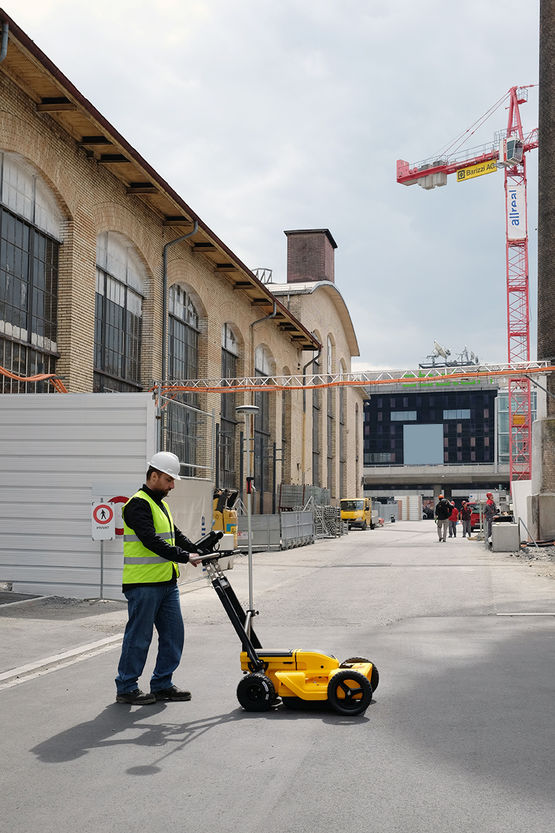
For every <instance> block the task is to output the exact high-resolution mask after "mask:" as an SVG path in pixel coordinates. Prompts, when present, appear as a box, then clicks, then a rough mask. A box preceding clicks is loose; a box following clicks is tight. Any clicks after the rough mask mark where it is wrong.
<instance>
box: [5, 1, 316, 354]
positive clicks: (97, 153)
mask: <svg viewBox="0 0 555 833" xmlns="http://www.w3.org/2000/svg"><path fill="white" fill-rule="evenodd" d="M0 23H2V24H3V25H5V24H7V25H8V27H9V40H8V50H7V54H6V57H5V58H4V60H3V61H2V63H1V64H0V68H1V70H2V72H4V73H5V74H6V75H7V76H8V77H9V78H11V79H12V81H13V82H14V83H15V84H17V86H18V87H20V88H21V89H22V90H23V91H24V92H25V93H26V95H28V96H29V97H30V98H31V99H32V100H33V101H34V102H35V105H36V110H37V113H47V114H48V115H49V116H50V117H51V118H52V119H53V120H54V121H55V122H57V123H58V124H59V125H60V126H61V127H62V128H63V129H64V131H65V132H66V133H67V134H69V135H70V136H72V137H73V139H74V140H75V142H76V143H77V145H78V146H79V147H82V148H83V149H84V151H85V153H86V154H87V156H88V157H89V158H92V159H95V160H96V161H97V162H98V164H99V165H103V166H106V167H108V168H109V169H110V171H111V173H112V174H113V175H114V176H115V177H117V178H118V179H119V180H120V181H121V182H122V183H123V184H124V185H125V188H126V191H127V194H129V195H131V196H133V197H134V198H135V199H137V200H141V201H143V202H145V203H146V204H147V205H148V206H149V208H150V209H151V210H152V211H153V212H154V213H155V214H157V215H158V217H159V218H160V221H161V222H162V224H163V225H164V226H166V227H169V228H173V229H175V237H180V236H182V235H184V234H187V233H189V232H190V231H191V230H192V229H193V228H194V227H195V223H196V224H197V231H196V232H195V234H194V235H193V236H192V237H191V238H190V239H189V241H188V242H189V244H190V245H191V247H192V249H193V251H195V252H198V253H200V254H202V255H204V256H205V257H206V258H207V259H208V260H209V261H210V262H211V264H212V266H213V267H214V270H215V271H216V272H218V273H219V274H222V275H223V276H224V278H225V279H226V280H228V281H229V283H230V284H231V285H232V286H233V288H234V289H236V290H237V291H240V292H242V293H244V294H245V295H246V296H247V299H248V301H249V302H250V303H251V305H252V306H253V307H254V306H256V307H258V308H259V309H260V310H262V312H263V313H264V312H266V311H267V312H268V313H269V312H271V311H272V310H273V308H274V304H275V309H276V315H275V319H276V323H277V325H278V326H280V328H281V329H282V330H283V331H284V332H285V333H287V335H289V337H290V338H291V339H292V341H294V343H295V344H296V346H298V347H299V348H301V349H303V350H314V349H317V348H318V347H320V344H319V342H318V339H317V338H316V337H315V336H314V335H313V334H312V333H311V332H309V331H308V330H307V329H306V328H305V327H304V326H303V324H301V322H300V321H298V319H296V318H295V316H293V315H292V314H291V313H290V312H289V310H288V309H287V308H286V307H284V306H283V305H282V304H281V303H280V301H278V300H277V299H276V298H275V297H274V296H273V294H272V293H271V292H270V290H269V289H268V287H267V286H266V285H265V284H263V283H262V282H261V281H260V280H259V279H258V278H257V277H256V275H254V274H253V272H252V271H251V270H250V269H249V268H248V267H247V266H245V264H244V263H242V261H241V260H240V259H239V258H238V257H237V255H235V254H234V252H232V251H231V249H230V248H229V247H228V246H227V245H226V244H225V243H223V241H222V240H220V239H219V237H217V235H216V234H214V232H213V231H212V230H211V229H210V228H209V227H208V226H207V225H206V223H205V222H204V221H203V220H202V219H201V218H200V217H199V216H198V214H196V213H195V212H194V211H193V209H192V208H191V207H190V206H189V205H188V204H187V203H186V202H185V201H184V200H183V199H182V198H181V197H180V196H179V194H178V193H177V192H176V191H174V190H173V188H172V187H171V186H170V185H169V184H168V183H167V182H166V181H165V180H164V179H163V178H162V177H161V176H160V174H159V173H158V172H157V171H155V170H154V168H153V167H152V166H151V165H149V163H148V162H147V161H146V160H145V159H143V157H142V156H141V155H140V154H139V152H138V151H136V150H135V148H133V147H132V146H131V145H130V144H129V142H128V141H127V140H126V139H125V138H124V137H123V136H122V135H121V134H120V133H119V132H118V131H117V130H116V128H115V127H113V125H111V124H110V122H109V121H108V120H107V119H106V118H105V117H104V116H103V115H102V114H101V113H100V112H99V111H98V110H97V109H96V108H95V107H94V106H93V105H92V104H91V103H90V101H88V99H86V98H85V97H84V96H83V95H82V93H80V92H79V90H78V89H77V88H76V87H75V86H74V85H73V84H72V83H71V81H70V80H69V79H68V78H67V77H66V76H65V75H64V74H63V73H62V72H61V70H59V69H58V67H57V66H56V65H55V64H54V63H53V62H52V61H51V60H50V59H49V58H48V57H47V56H46V55H45V54H44V52H42V51H41V50H40V49H39V48H38V46H37V45H36V44H35V43H34V41H32V40H31V38H29V36H28V35H26V34H25V32H24V31H23V30H22V29H20V28H19V26H17V24H16V23H15V22H14V21H13V20H12V19H11V18H10V17H9V15H8V14H6V12H5V11H4V10H3V9H0ZM282 325H283V326H282Z"/></svg>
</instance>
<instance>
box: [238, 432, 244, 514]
mask: <svg viewBox="0 0 555 833" xmlns="http://www.w3.org/2000/svg"><path fill="white" fill-rule="evenodd" d="M244 444H245V440H244V436H243V432H242V431H240V432H239V498H240V500H241V503H242V504H243V506H244V504H245V502H244V494H243V490H244V484H243V480H244V474H245V470H244V463H243V446H244Z"/></svg>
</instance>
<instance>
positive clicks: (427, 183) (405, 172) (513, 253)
mask: <svg viewBox="0 0 555 833" xmlns="http://www.w3.org/2000/svg"><path fill="white" fill-rule="evenodd" d="M530 86H534V85H532V84H530V85H528V87H530ZM528 87H511V89H510V90H509V91H508V93H506V95H505V96H503V98H502V99H500V101H499V102H497V103H496V104H495V105H493V107H492V108H490V110H489V111H488V112H487V113H486V114H484V116H483V117H482V118H481V119H479V120H478V122H476V124H475V125H473V128H474V129H473V130H471V129H470V128H469V130H468V131H466V132H465V134H463V137H462V140H464V141H465V140H466V139H465V137H466V135H467V134H470V133H471V132H475V130H476V129H477V128H478V126H479V125H480V124H482V123H483V122H484V121H485V119H486V118H489V116H490V115H491V114H492V112H493V111H494V110H496V109H497V108H498V107H500V106H501V105H502V104H503V103H504V102H506V101H507V99H508V111H509V116H508V122H507V130H506V131H503V132H501V133H499V134H498V136H497V143H496V144H493V145H486V146H482V147H481V148H473V149H471V150H469V151H466V152H465V153H460V154H459V153H457V152H453V153H451V154H438V157H437V158H433V157H432V158H431V159H426V160H424V161H423V162H419V163H417V164H416V165H410V164H409V163H408V162H405V161H403V160H402V159H399V160H398V161H397V182H399V183H401V184H402V185H413V184H414V183H415V182H416V183H418V185H420V186H422V187H423V188H425V189H426V190H430V189H432V188H436V187H440V186H442V185H446V184H447V177H448V175H449V174H453V173H455V174H456V175H457V181H459V182H462V181H465V180H466V179H473V178H475V177H478V176H482V175H483V174H488V173H493V171H495V170H497V168H499V167H502V168H504V171H505V230H506V272H507V353H508V361H509V364H512V363H517V362H529V361H530V316H529V303H528V228H527V213H528V210H527V199H526V153H527V152H528V151H529V150H533V149H534V148H537V147H538V130H537V128H536V129H535V130H533V131H532V132H531V133H529V134H528V135H527V136H525V135H524V131H523V128H522V121H521V118H520V109H519V107H520V105H521V104H524V103H525V102H526V101H527V100H528ZM508 385H509V467H510V477H511V481H513V480H528V479H530V477H531V469H532V465H531V463H532V460H531V453H532V407H531V397H530V380H529V379H528V378H527V377H522V376H519V375H517V373H516V372H515V376H514V377H511V378H510V379H509V383H508Z"/></svg>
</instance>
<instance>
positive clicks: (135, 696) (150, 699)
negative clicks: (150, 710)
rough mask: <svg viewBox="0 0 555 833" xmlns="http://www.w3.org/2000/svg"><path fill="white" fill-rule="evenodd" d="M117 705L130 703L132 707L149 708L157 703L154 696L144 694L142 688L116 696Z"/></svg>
mask: <svg viewBox="0 0 555 833" xmlns="http://www.w3.org/2000/svg"><path fill="white" fill-rule="evenodd" d="M116 703H129V705H130V706H148V705H150V704H152V703H156V697H155V696H154V694H144V692H142V691H141V689H140V688H136V689H135V690H134V691H127V692H126V693H125V694H118V695H116Z"/></svg>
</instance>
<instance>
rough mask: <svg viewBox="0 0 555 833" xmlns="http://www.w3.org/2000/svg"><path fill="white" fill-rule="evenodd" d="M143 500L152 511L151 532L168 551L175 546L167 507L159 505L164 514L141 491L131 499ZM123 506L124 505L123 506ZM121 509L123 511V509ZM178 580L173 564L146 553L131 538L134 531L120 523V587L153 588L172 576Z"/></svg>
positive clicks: (171, 522) (136, 540)
mask: <svg viewBox="0 0 555 833" xmlns="http://www.w3.org/2000/svg"><path fill="white" fill-rule="evenodd" d="M135 497H137V498H140V499H141V500H146V502H147V503H148V505H149V506H150V509H151V511H152V520H153V521H154V531H155V532H156V535H157V536H158V538H161V539H162V540H164V541H166V543H167V544H169V545H170V547H174V546H175V532H174V523H173V518H172V516H171V512H170V509H169V506H168V504H167V503H166V502H165V501H162V502H163V504H164V507H165V509H166V511H167V513H168V514H167V515H166V513H165V512H164V510H163V509H162V508H161V507H160V506H159V505H158V504H157V503H156V502H155V501H154V500H152V498H151V497H150V495H147V493H146V492H143V490H142V489H139V491H138V492H136V493H135V494H134V495H133V497H131V498H130V500H133V498H135ZM128 502H129V501H128ZM125 505H126V506H127V504H125ZM124 508H125V507H124ZM174 571H175V575H177V576H179V567H178V565H177V564H176V562H175V561H168V559H167V558H162V557H161V556H160V555H156V553H154V552H152V550H149V549H147V548H146V547H145V546H144V544H143V543H142V542H141V541H139V539H138V538H137V536H136V535H135V531H134V530H133V529H131V527H130V526H127V524H126V522H125V517H124V519H123V584H155V583H157V582H162V581H169V580H170V579H171V578H172V577H173V575H174Z"/></svg>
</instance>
